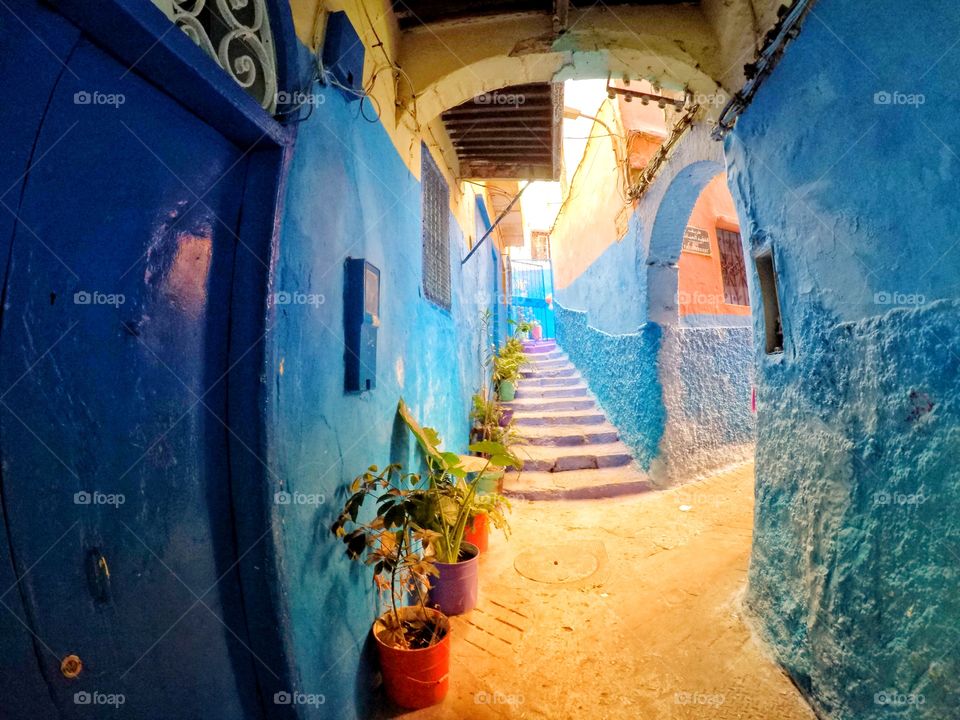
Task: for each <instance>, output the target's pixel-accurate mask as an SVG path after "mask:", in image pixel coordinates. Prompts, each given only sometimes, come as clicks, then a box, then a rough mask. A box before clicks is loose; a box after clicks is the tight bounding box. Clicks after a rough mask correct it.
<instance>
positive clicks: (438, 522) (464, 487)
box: [399, 400, 521, 615]
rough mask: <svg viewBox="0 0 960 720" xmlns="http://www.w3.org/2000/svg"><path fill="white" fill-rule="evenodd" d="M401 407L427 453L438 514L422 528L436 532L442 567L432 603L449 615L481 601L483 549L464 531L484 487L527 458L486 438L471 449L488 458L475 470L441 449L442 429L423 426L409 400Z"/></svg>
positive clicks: (434, 546)
mask: <svg viewBox="0 0 960 720" xmlns="http://www.w3.org/2000/svg"><path fill="white" fill-rule="evenodd" d="M399 412H400V416H401V417H402V418H403V420H404V422H405V423H406V424H407V427H409V428H410V431H411V432H412V433H413V435H414V437H416V438H417V442H418V443H419V445H420V448H421V449H422V450H423V453H424V455H425V457H426V460H427V467H428V470H429V488H430V490H429V491H430V492H432V493H433V494H434V497H435V499H436V502H435V504H434V505H433V506H432V507H429V508H428V510H429V512H431V513H432V515H431V516H429V517H421V518H419V520H420V524H421V525H422V527H425V528H429V529H431V530H433V531H434V534H433V536H432V538H431V542H430V549H431V551H432V552H433V553H434V559H433V562H434V566H435V567H436V569H437V571H438V572H437V577H436V580H435V581H434V582H432V583H431V584H430V590H429V595H430V602H431V604H432V605H433V606H435V607H438V608H439V609H441V610H442V611H443V612H444V613H445V614H447V615H458V614H460V613H464V612H466V611H468V610H471V609H472V608H473V607H475V606H476V603H477V588H478V582H477V579H478V578H477V569H478V568H477V561H478V558H479V555H480V550H479V548H477V547H476V546H475V545H472V544H471V543H469V542H465V541H464V533H465V532H466V527H467V523H468V521H469V520H470V518H471V516H472V515H475V514H476V512H477V510H476V508H477V504H478V502H480V499H479V498H478V490H479V488H480V487H481V484H483V483H485V482H490V481H491V478H493V480H494V482H496V481H497V478H496V476H498V475H499V476H502V475H503V468H506V467H508V466H511V467H516V468H520V467H521V462H520V460H519V459H518V458H516V457H515V456H514V455H512V454H511V453H510V451H509V450H508V449H507V448H506V447H505V446H503V445H501V444H500V443H495V442H490V441H481V442H478V443H473V444H471V445H470V450H471V451H472V452H477V453H482V454H484V455H485V456H486V457H485V459H484V462H483V465H482V466H481V467H480V469H479V470H475V471H472V472H471V471H469V470H468V469H467V468H466V467H465V466H464V464H463V460H462V458H461V457H460V456H459V455H457V454H456V453H452V452H447V451H443V450H441V449H440V444H441V440H440V435H439V434H438V433H437V431H436V430H434V429H433V428H429V427H421V425H420V423H418V422H417V420H416V419H415V418H414V417H413V415H412V414H411V413H410V410H409V408H408V407H407V406H406V404H405V403H404V402H403V400H401V401H400V408H399ZM491 468H493V469H492V470H491Z"/></svg>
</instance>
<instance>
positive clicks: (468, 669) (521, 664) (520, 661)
mask: <svg viewBox="0 0 960 720" xmlns="http://www.w3.org/2000/svg"><path fill="white" fill-rule="evenodd" d="M752 513H753V467H752V465H751V464H744V465H741V466H739V467H736V468H734V469H730V470H727V471H723V472H719V473H717V474H715V475H712V476H710V477H708V478H705V479H702V480H698V481H695V482H692V483H689V484H685V485H683V486H682V487H676V488H673V489H671V490H667V491H665V492H659V493H646V494H641V495H633V496H629V497H621V498H616V499H599V500H552V501H518V502H517V503H515V506H514V513H513V520H512V521H511V534H510V539H509V541H506V540H504V539H502V538H497V540H496V541H495V542H493V541H491V547H490V552H489V553H488V554H486V555H485V556H484V559H483V561H482V562H481V564H480V572H481V580H482V591H481V596H480V601H479V604H478V605H477V608H476V610H474V611H473V612H472V613H471V614H470V615H469V616H460V617H458V618H456V619H455V620H454V623H453V637H454V640H453V648H452V653H453V655H454V657H456V658H457V659H456V661H455V662H453V663H452V664H451V668H450V675H451V696H450V697H449V699H448V700H447V702H445V703H444V704H443V705H442V706H439V707H437V708H432V709H427V710H421V711H416V712H405V713H400V714H396V715H394V714H388V715H385V716H384V717H403V718H409V719H410V720H413V719H414V718H417V719H418V720H420V719H422V720H433V719H436V720H448V719H449V720H459V719H461V718H476V719H477V720H484V719H485V718H527V719H530V720H541V719H542V720H552V719H553V718H566V717H569V718H579V717H590V718H597V720H621V719H622V720H636V719H637V718H643V719H644V720H674V719H676V720H695V719H697V718H706V717H710V718H718V719H722V720H726V719H728V718H730V719H733V718H739V719H741V720H772V719H773V718H776V720H813V718H814V717H815V716H814V715H813V713H812V712H811V711H810V709H809V708H808V707H807V705H806V703H805V702H804V701H803V698H802V696H801V695H800V693H799V692H798V691H797V690H796V688H795V687H794V686H793V685H792V684H791V683H790V681H789V679H788V678H787V677H786V676H785V675H784V674H783V672H782V671H781V670H780V669H779V668H778V667H777V665H776V664H775V663H774V661H773V660H772V658H770V656H769V655H768V654H767V653H765V652H764V651H763V650H762V649H761V646H760V645H759V644H758V643H757V641H756V640H755V639H754V638H753V637H752V630H751V627H750V624H749V622H747V621H745V619H744V617H743V610H742V607H741V602H742V598H741V594H742V593H743V591H744V587H745V581H746V573H747V564H748V562H749V557H750V534H751V533H750V529H751V527H752ZM453 688H456V690H454V689H453Z"/></svg>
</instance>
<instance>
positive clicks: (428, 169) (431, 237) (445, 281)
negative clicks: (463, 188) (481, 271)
mask: <svg viewBox="0 0 960 720" xmlns="http://www.w3.org/2000/svg"><path fill="white" fill-rule="evenodd" d="M421 157H422V160H421V163H420V182H421V192H422V193H423V292H424V294H425V295H426V296H427V298H428V299H429V300H431V301H433V302H435V303H436V304H437V305H439V306H441V307H444V308H447V309H449V308H450V189H449V188H448V187H447V181H446V180H445V179H444V177H443V175H442V174H441V173H440V169H439V168H438V167H437V166H436V164H435V163H434V162H433V158H432V157H430V151H429V150H427V148H426V147H424V148H422V149H421Z"/></svg>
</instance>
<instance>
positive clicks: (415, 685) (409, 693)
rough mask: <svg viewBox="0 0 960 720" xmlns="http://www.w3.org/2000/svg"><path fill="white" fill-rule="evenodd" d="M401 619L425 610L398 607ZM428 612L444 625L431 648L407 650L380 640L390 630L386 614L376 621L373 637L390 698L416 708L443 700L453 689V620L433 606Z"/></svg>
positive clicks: (411, 616)
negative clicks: (451, 650)
mask: <svg viewBox="0 0 960 720" xmlns="http://www.w3.org/2000/svg"><path fill="white" fill-rule="evenodd" d="M398 612H399V614H400V617H401V619H413V618H416V617H419V616H421V614H422V613H423V612H424V610H423V609H421V608H420V607H403V608H400V609H399V610H398ZM425 612H427V613H428V614H430V615H432V616H434V617H435V618H436V622H438V623H439V624H440V628H441V630H442V632H443V637H441V638H440V640H439V641H438V642H436V643H434V644H433V645H430V646H429V647H425V648H420V649H417V650H406V649H403V648H398V647H394V646H392V645H390V644H387V643H385V642H384V641H383V640H381V639H380V636H381V635H383V634H384V633H385V631H386V625H385V623H384V618H385V617H386V616H387V613H384V614H383V615H381V616H380V617H379V618H377V620H376V622H374V623H373V637H374V639H375V640H376V642H377V652H378V653H379V655H380V669H381V670H382V672H383V685H384V688H385V689H386V691H387V697H389V698H390V699H391V700H392V701H393V702H395V703H396V704H397V705H399V706H400V707H403V708H408V709H411V710H416V709H417V708H425V707H429V706H430V705H436V704H437V703H439V702H442V701H443V699H444V698H445V697H446V696H447V690H449V689H450V621H449V620H448V619H447V617H446V616H445V615H444V614H443V613H441V612H439V611H437V610H434V609H432V608H426V611H425Z"/></svg>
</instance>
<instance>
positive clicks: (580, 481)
mask: <svg viewBox="0 0 960 720" xmlns="http://www.w3.org/2000/svg"><path fill="white" fill-rule="evenodd" d="M653 489H655V487H654V485H653V484H652V483H651V481H650V479H649V477H648V476H647V474H646V473H644V472H643V471H641V470H639V469H638V468H636V467H635V466H632V465H628V466H624V467H618V468H607V469H604V470H572V471H570V472H562V473H551V472H527V471H523V472H520V473H508V474H507V475H506V476H505V477H504V483H503V493H504V495H507V496H508V497H510V498H515V499H518V500H592V499H599V498H611V497H620V496H623V495H633V494H637V493H643V492H647V491H649V490H653Z"/></svg>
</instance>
